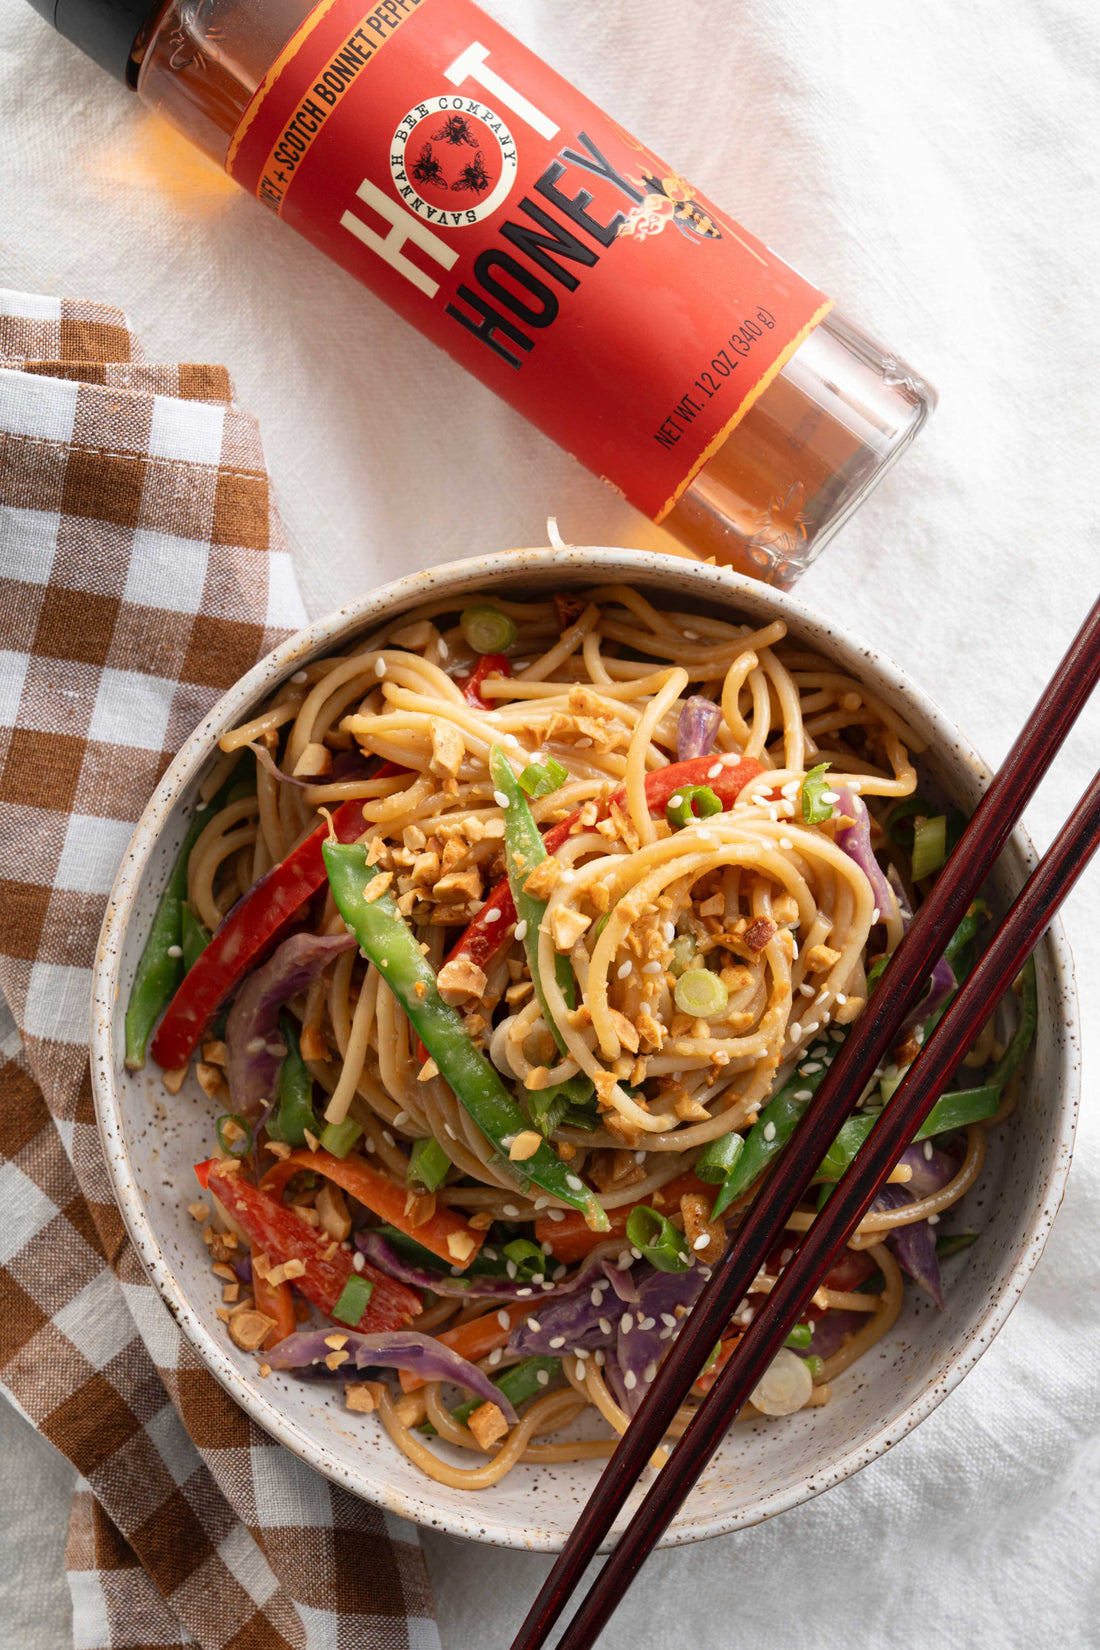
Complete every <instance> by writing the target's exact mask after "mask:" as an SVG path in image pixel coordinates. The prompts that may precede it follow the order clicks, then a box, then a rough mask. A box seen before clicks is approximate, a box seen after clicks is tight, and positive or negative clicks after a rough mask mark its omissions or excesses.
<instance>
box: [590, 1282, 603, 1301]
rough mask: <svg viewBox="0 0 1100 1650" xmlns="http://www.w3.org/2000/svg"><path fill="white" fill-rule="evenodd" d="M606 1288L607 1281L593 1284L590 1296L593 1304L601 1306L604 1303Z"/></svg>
mask: <svg viewBox="0 0 1100 1650" xmlns="http://www.w3.org/2000/svg"><path fill="white" fill-rule="evenodd" d="M606 1288H607V1284H606V1283H594V1284H593V1285H592V1293H591V1294H590V1295H589V1297H588V1298H589V1300H590V1301H591V1302H592V1305H593V1306H599V1305H600V1304H601V1303H602V1301H603V1293H604V1290H605V1289H606Z"/></svg>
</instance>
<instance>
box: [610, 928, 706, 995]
mask: <svg viewBox="0 0 1100 1650" xmlns="http://www.w3.org/2000/svg"><path fill="white" fill-rule="evenodd" d="M609 914H610V913H609ZM601 920H602V919H601ZM696 949H697V947H696V944H695V936H694V934H677V936H676V938H675V939H674V940H673V942H672V961H671V962H670V963H669V965H668V966H669V969H670V971H671V972H672V973H673V974H675V976H676V978H677V979H679V978H680V975H681V974H686V973H687V971H688V969H689V968H690V967H691V965H692V962H693V961H694V958H695V952H696Z"/></svg>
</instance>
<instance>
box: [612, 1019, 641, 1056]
mask: <svg viewBox="0 0 1100 1650" xmlns="http://www.w3.org/2000/svg"><path fill="white" fill-rule="evenodd" d="M608 1018H609V1019H610V1021H611V1024H612V1025H613V1026H614V1028H615V1032H616V1035H617V1036H618V1039H619V1041H620V1043H621V1044H622V1045H623V1047H624V1048H628V1049H629V1050H630V1052H631V1054H637V1052H638V1047H639V1041H638V1028H637V1027H636V1026H635V1025H632V1024H631V1022H630V1021H629V1020H628V1019H627V1017H626V1015H625V1014H620V1013H619V1010H618V1009H617V1008H612V1009H609V1010H608Z"/></svg>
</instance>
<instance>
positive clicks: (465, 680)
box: [455, 653, 512, 710]
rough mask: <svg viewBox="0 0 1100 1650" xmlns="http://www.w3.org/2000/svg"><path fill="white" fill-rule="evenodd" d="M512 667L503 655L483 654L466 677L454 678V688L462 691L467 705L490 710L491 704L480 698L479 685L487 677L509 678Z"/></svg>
mask: <svg viewBox="0 0 1100 1650" xmlns="http://www.w3.org/2000/svg"><path fill="white" fill-rule="evenodd" d="M511 674H512V667H511V665H510V664H509V663H508V660H507V659H506V658H505V656H504V654H503V653H483V654H481V656H480V657H479V659H478V661H477V664H476V665H475V666H474V668H473V670H472V671H471V672H470V674H469V675H468V676H458V677H456V678H455V686H456V687H460V688H461V689H462V697H463V698H464V699H465V701H466V703H467V704H468V705H474V706H476V707H477V709H478V710H492V708H493V706H492V702H491V701H490V700H488V699H483V698H482V697H481V691H480V690H481V684H482V682H484V681H485V679H486V677H487V676H511Z"/></svg>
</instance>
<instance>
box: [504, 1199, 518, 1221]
mask: <svg viewBox="0 0 1100 1650" xmlns="http://www.w3.org/2000/svg"><path fill="white" fill-rule="evenodd" d="M500 1212H501V1214H503V1215H507V1216H508V1218H509V1220H515V1218H516V1216H517V1215H518V1214H519V1210H518V1209H517V1208H516V1206H515V1204H514V1203H506V1204H505V1205H504V1207H503V1208H502V1209H501V1211H500Z"/></svg>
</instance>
